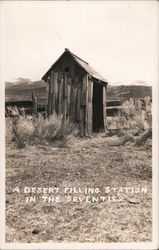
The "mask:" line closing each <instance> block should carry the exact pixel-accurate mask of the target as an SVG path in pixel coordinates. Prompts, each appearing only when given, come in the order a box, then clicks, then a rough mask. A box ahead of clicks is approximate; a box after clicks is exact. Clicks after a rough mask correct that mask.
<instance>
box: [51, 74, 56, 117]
mask: <svg viewBox="0 0 159 250" xmlns="http://www.w3.org/2000/svg"><path fill="white" fill-rule="evenodd" d="M54 73H55V72H54V71H51V79H50V80H51V88H50V93H51V95H52V98H51V106H52V107H51V114H53V113H54V112H55V92H54V85H55V77H54V76H55V75H54Z"/></svg>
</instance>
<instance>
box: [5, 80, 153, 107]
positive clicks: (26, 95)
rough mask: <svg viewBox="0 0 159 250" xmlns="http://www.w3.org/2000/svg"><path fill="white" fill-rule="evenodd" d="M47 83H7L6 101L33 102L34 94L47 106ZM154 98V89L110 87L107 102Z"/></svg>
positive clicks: (19, 81) (125, 86)
mask: <svg viewBox="0 0 159 250" xmlns="http://www.w3.org/2000/svg"><path fill="white" fill-rule="evenodd" d="M47 87H48V86H47V83H46V82H44V81H42V80H40V81H35V82H31V81H30V79H26V78H18V80H17V81H15V82H6V85H5V100H6V102H14V101H31V100H32V93H34V94H35V96H37V97H38V100H39V101H38V102H39V104H47ZM145 96H150V97H152V87H151V86H144V85H108V92H107V100H122V101H123V100H127V99H130V98H144V97H145Z"/></svg>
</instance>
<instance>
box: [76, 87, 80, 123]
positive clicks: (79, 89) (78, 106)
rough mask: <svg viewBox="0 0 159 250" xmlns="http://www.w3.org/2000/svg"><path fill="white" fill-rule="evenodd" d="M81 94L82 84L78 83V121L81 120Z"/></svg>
mask: <svg viewBox="0 0 159 250" xmlns="http://www.w3.org/2000/svg"><path fill="white" fill-rule="evenodd" d="M80 95H81V90H80V84H78V88H77V122H79V121H80Z"/></svg>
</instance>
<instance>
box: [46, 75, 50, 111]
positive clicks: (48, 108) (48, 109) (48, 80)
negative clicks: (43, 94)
mask: <svg viewBox="0 0 159 250" xmlns="http://www.w3.org/2000/svg"><path fill="white" fill-rule="evenodd" d="M47 83H48V107H47V114H48V116H49V115H50V114H51V110H50V104H51V96H50V77H48V79H47Z"/></svg>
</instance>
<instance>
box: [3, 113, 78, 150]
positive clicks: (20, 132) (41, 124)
mask: <svg viewBox="0 0 159 250" xmlns="http://www.w3.org/2000/svg"><path fill="white" fill-rule="evenodd" d="M75 129H76V127H75V125H73V124H70V123H69V122H68V121H67V122H66V124H63V123H62V116H57V115H56V114H53V115H52V116H50V117H49V118H44V117H43V116H42V115H40V114H39V116H38V118H36V117H33V116H28V115H18V116H16V117H14V118H7V126H6V141H7V142H9V141H11V140H12V141H15V143H16V145H17V146H18V147H25V146H26V145H38V144H43V145H55V144H56V145H58V146H64V145H65V144H66V142H67V138H68V136H69V135H70V134H72V133H73V131H74V130H75Z"/></svg>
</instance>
